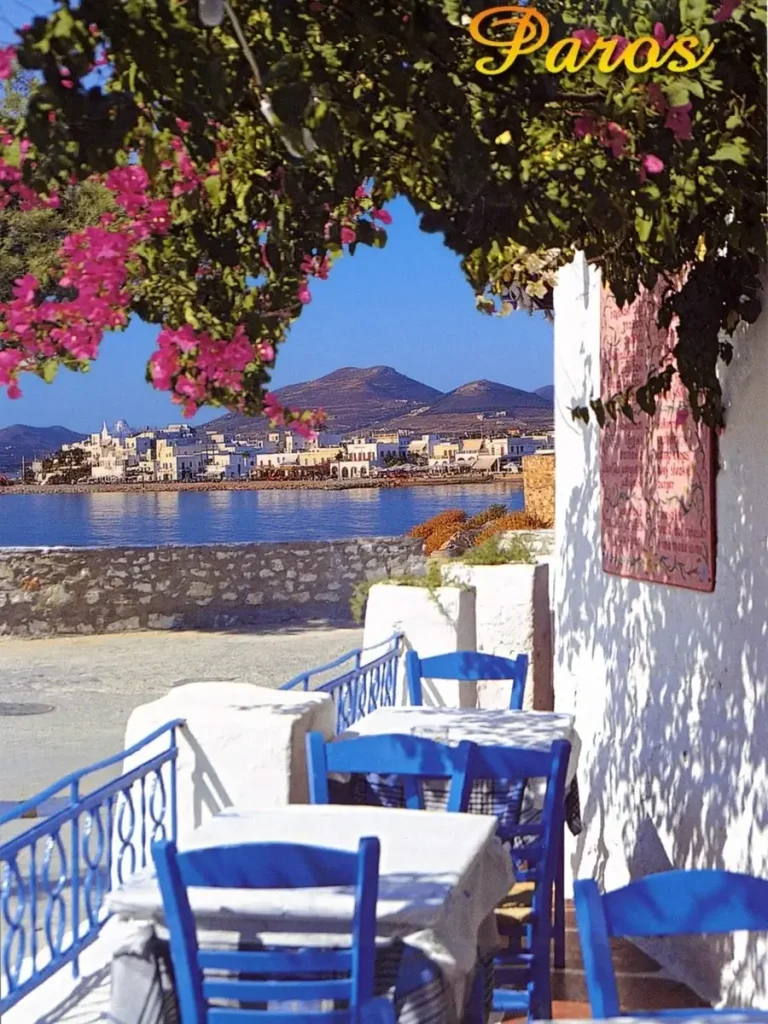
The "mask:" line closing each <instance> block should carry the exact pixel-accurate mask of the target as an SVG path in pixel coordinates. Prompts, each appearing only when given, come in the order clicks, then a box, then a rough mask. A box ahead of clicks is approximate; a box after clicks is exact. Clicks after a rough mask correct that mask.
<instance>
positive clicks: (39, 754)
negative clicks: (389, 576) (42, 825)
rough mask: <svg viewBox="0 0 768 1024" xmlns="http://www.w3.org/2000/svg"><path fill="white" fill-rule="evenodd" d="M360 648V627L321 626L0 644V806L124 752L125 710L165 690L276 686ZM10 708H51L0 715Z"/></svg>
mask: <svg viewBox="0 0 768 1024" xmlns="http://www.w3.org/2000/svg"><path fill="white" fill-rule="evenodd" d="M361 643H362V630H359V629H322V628H315V629H307V630H282V631H275V632H270V633H203V632H157V633H154V632H151V633H147V632H142V633H126V634H112V635H109V636H89V637H54V638H50V639H44V640H15V639H12V638H3V639H0V664H2V672H1V673H0V802H2V801H8V800H14V801H15V800H22V799H24V798H26V797H29V796H32V795H33V794H34V793H37V792H39V791H40V790H42V789H44V788H45V787H46V786H48V785H50V784H51V783H52V782H54V781H55V780H56V779H58V778H60V777H61V776H63V775H65V774H67V773H68V772H70V771H73V770H74V769H76V768H81V767H82V766H83V765H87V764H93V763H94V762H96V761H99V760H101V759H102V758H105V757H107V756H108V755H110V754H114V753H117V752H118V751H120V750H122V749H123V739H124V733H125V726H126V722H127V721H128V716H129V715H130V713H131V712H132V711H133V709H134V708H135V707H137V706H138V705H139V704H146V703H147V702H148V701H152V700H155V699H157V698H158V697H161V696H162V695H163V694H165V693H167V691H168V690H169V689H170V688H171V687H172V686H178V685H180V684H182V683H189V682H209V681H219V680H220V681H226V680H237V681H239V682H250V683H255V684H257V685H259V686H273V687H277V686H280V685H281V684H282V683H286V682H288V680H289V679H291V678H292V677H293V676H295V675H297V674H298V673H299V672H302V671H306V670H307V669H308V668H311V667H313V666H318V665H323V664H325V663H326V662H328V661H331V660H333V659H334V658H336V657H338V656H339V655H341V654H344V653H346V651H349V650H352V649H353V648H355V647H360V646H361ZM13 704H19V705H25V704H26V705H30V704H42V705H46V706H48V707H51V706H52V707H53V710H52V711H47V712H45V713H43V714H25V715H8V714H7V713H4V712H3V705H13ZM6 710H7V709H6ZM27 710H32V709H29V708H28V709H27ZM0 838H2V837H0Z"/></svg>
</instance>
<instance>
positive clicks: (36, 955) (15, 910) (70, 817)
mask: <svg viewBox="0 0 768 1024" xmlns="http://www.w3.org/2000/svg"><path fill="white" fill-rule="evenodd" d="M181 725H183V722H182V721H181V720H177V721H173V722H168V723H167V724H166V725H163V726H161V727H160V728H159V729H156V730H155V731H154V732H153V733H151V734H150V735H149V736H145V737H144V739H142V740H141V741H140V742H139V743H136V744H135V745H134V746H133V747H131V748H130V749H128V750H124V751H121V752H120V753H119V754H115V755H114V756H113V757H109V758H107V759H106V760H105V761H99V762H98V763H97V764H93V765H90V766H89V767H87V768H82V769H80V770H78V771H76V772H72V774H71V775H67V776H66V777H65V778H63V779H61V780H60V781H59V782H57V783H55V784H54V785H53V786H50V787H49V788H48V789H46V790H44V791H43V792H42V793H39V794H38V795H37V796H35V797H32V798H31V799H30V800H27V801H25V802H24V803H20V804H17V805H16V806H14V807H12V808H11V809H10V810H8V811H5V812H4V813H2V814H0V838H2V834H3V831H6V832H7V831H9V830H13V829H14V828H15V827H17V826H18V825H20V824H22V823H23V822H24V821H25V819H29V818H41V819H42V820H41V821H40V823H39V824H37V825H34V826H33V827H32V828H28V829H26V830H25V831H23V832H21V833H20V834H18V835H15V836H13V837H12V838H11V839H8V840H6V841H4V842H1V843H0V1016H2V1014H3V1013H4V1012H5V1011H7V1010H9V1009H10V1008H11V1007H12V1006H14V1005H15V1004H16V1003H18V1002H19V1000H20V999H23V998H24V996H26V995H28V994H29V993H30V992H31V991H32V990H33V989H35V988H37V986H38V985H40V984H42V982H44V981H45V980H46V979H47V978H49V977H50V976H51V975H52V974H54V973H55V972H56V971H58V970H59V969H60V968H61V967H63V966H64V965H65V964H68V963H71V964H72V970H73V974H74V976H75V977H76V978H77V977H78V976H79V963H78V958H79V956H80V954H81V953H82V951H83V950H84V949H85V948H86V947H87V946H89V945H90V944H91V943H92V942H93V941H94V939H95V938H96V937H97V935H98V934H99V932H100V931H101V928H102V926H103V924H104V922H105V921H106V918H107V916H108V915H107V913H106V908H105V907H104V897H105V895H106V893H107V892H108V891H109V889H110V888H111V885H112V881H115V882H117V883H118V884H119V883H121V882H122V881H124V880H127V878H128V877H129V875H130V874H132V873H133V872H134V871H136V870H137V869H138V868H140V867H144V866H146V864H147V863H148V860H149V858H150V856H151V854H150V845H151V843H152V842H153V841H154V840H156V839H163V838H175V837H176V770H175V768H176V765H175V762H176V757H177V749H178V748H177V743H176V730H177V729H178V728H179V727H180V726H181ZM164 735H167V736H168V747H167V749H165V750H161V752H160V753H159V754H155V755H153V756H152V757H149V758H148V759H147V760H146V761H144V762H142V763H141V764H138V765H137V766H136V767H135V768H132V769H131V770H129V771H127V772H125V773H124V774H122V775H120V776H118V777H117V778H116V779H112V780H110V781H108V782H106V783H102V784H101V785H97V786H96V788H94V789H91V790H90V791H89V792H84V790H85V788H86V786H87V782H86V776H93V775H94V774H95V773H97V772H103V771H105V770H109V769H110V768H112V766H113V765H115V764H117V763H118V762H121V761H123V760H124V759H126V758H129V757H132V756H135V755H137V754H139V752H140V751H141V750H142V749H143V748H145V747H147V746H148V745H149V744H150V743H153V742H155V741H157V740H158V739H160V738H161V737H163V736H164ZM62 790H68V791H69V796H68V799H67V798H61V797H58V798H57V797H56V794H57V793H60V792H61V791H62ZM166 823H167V824H166Z"/></svg>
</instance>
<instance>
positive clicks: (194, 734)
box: [111, 682, 335, 884]
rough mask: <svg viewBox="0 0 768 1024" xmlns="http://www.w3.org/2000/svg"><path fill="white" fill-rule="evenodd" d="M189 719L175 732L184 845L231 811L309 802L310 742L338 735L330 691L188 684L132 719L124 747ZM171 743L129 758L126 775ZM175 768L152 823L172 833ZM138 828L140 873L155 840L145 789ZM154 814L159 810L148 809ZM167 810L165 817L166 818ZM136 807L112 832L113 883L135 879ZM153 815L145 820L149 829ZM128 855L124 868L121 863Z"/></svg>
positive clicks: (136, 791)
mask: <svg viewBox="0 0 768 1024" xmlns="http://www.w3.org/2000/svg"><path fill="white" fill-rule="evenodd" d="M177 718H181V719H184V721H185V724H184V727H183V728H182V729H179V730H178V731H177V741H178V755H177V760H176V807H177V822H178V831H177V838H178V839H179V840H180V841H182V842H183V841H184V840H185V839H186V838H187V837H188V836H189V834H190V833H191V832H192V831H193V830H194V829H196V828H198V827H199V826H200V825H201V824H202V823H203V822H204V821H206V820H207V819H208V818H211V817H212V816H213V815H214V814H217V813H218V812H219V811H221V810H223V809H224V808H225V807H231V806H233V805H235V804H236V805H237V806H238V807H249V808H263V807H282V806H285V805H286V804H288V803H307V802H308V800H309V792H308V785H307V768H306V756H305V752H304V737H305V736H306V734H307V732H309V731H310V730H317V731H319V732H321V733H323V735H324V736H325V737H326V738H327V739H329V738H330V737H331V736H333V735H334V731H335V713H334V707H333V701H332V699H331V697H330V696H329V695H328V694H325V693H303V692H301V691H295V690H272V689H269V688H267V687H262V686H254V685H252V684H250V683H225V682H221V683H189V684H188V685H186V686H178V687H175V688H174V689H172V690H171V691H170V692H169V693H167V694H166V695H165V696H164V697H161V698H160V699H159V700H155V701H152V702H151V703H149V704H142V705H141V706H140V707H138V708H136V709H135V711H134V712H133V713H132V714H131V717H130V718H129V720H128V726H127V728H126V734H125V749H126V750H127V749H129V748H130V747H131V746H133V745H134V744H135V743H138V742H139V741H140V740H141V739H142V738H143V737H144V736H148V735H150V734H151V733H152V732H154V731H155V730H156V729H158V728H159V727H160V726H162V725H164V724H165V723H166V722H170V721H173V720H174V719H177ZM168 745H169V737H168V735H167V734H166V735H163V736H161V737H160V738H159V739H157V740H155V741H153V742H152V743H151V744H149V745H148V746H146V747H143V748H142V749H141V750H140V751H139V752H138V753H137V754H134V755H133V756H131V757H129V758H127V759H126V761H125V763H124V765H123V771H124V772H128V771H131V770H132V769H134V768H136V767H138V766H139V765H141V764H143V763H144V762H146V761H148V760H150V759H151V758H152V757H155V756H157V755H158V754H159V753H161V752H162V751H165V750H167V749H168ZM170 777H171V773H170V770H169V766H168V765H166V766H165V767H164V770H163V781H164V783H165V793H166V799H165V808H164V812H162V801H161V799H160V795H159V793H158V795H157V796H155V801H156V802H155V805H154V817H155V818H157V819H158V820H160V821H162V822H163V823H164V825H165V826H166V830H167V833H168V834H170V828H169V827H170V820H171V818H170V813H171V803H170V793H171V785H170ZM153 790H154V785H153V781H152V778H151V777H150V780H149V782H148V783H147V784H146V787H145V800H146V801H149V800H150V799H151V795H152V792H153ZM131 796H132V801H133V807H134V812H135V816H136V822H137V825H136V828H135V831H134V833H133V835H132V836H131V841H130V843H128V844H127V845H128V847H130V850H133V852H134V857H135V862H134V863H135V867H137V868H139V867H141V866H142V863H143V860H144V858H145V856H146V855H147V853H148V844H149V842H150V841H151V835H145V834H144V833H143V832H142V829H141V827H140V826H141V819H142V816H141V814H140V807H141V799H142V794H141V785H140V784H139V783H136V784H134V786H133V787H132V791H131ZM150 810H153V809H152V808H151V805H150ZM161 812H162V813H161ZM130 817H131V815H130V808H127V809H126V810H124V811H123V812H122V818H121V812H120V809H119V805H118V808H117V810H116V814H115V826H114V830H113V846H112V850H113V859H112V865H111V870H112V879H113V884H117V883H118V882H119V878H120V875H121V874H122V876H123V878H126V877H127V875H128V874H130V869H131V866H132V865H131V854H130V851H129V850H124V843H123V841H122V840H121V833H122V839H127V838H128V837H129V833H130V827H129V826H130ZM152 818H153V813H150V812H149V811H148V813H147V814H146V815H145V820H146V822H147V828H148V830H149V828H150V827H151V821H152ZM121 850H124V852H123V854H122V868H121V866H120V863H119V857H120V851H121Z"/></svg>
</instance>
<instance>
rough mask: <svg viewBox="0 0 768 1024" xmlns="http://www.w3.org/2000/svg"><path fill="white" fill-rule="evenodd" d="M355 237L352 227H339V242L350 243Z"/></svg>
mask: <svg viewBox="0 0 768 1024" xmlns="http://www.w3.org/2000/svg"><path fill="white" fill-rule="evenodd" d="M356 239H357V235H356V234H355V232H354V231H353V230H352V228H347V227H343V228H342V229H341V244H342V245H351V244H352V243H353V242H354V241H355V240H356Z"/></svg>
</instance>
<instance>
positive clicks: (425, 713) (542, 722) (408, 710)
mask: <svg viewBox="0 0 768 1024" xmlns="http://www.w3.org/2000/svg"><path fill="white" fill-rule="evenodd" d="M386 734H389V735H400V736H423V737H425V738H427V739H431V740H436V741H437V742H439V743H448V744H451V745H454V744H456V745H457V744H459V743H460V742H461V741H462V740H471V742H472V743H477V744H478V745H479V746H487V747H489V746H494V747H529V748H532V749H534V750H549V748H550V747H551V746H552V744H553V743H554V742H555V740H568V741H569V742H570V744H571V758H570V761H569V762H568V775H567V778H566V786H569V785H570V784H571V782H572V780H573V779H574V777H575V775H576V768H577V766H578V760H579V749H580V744H579V738H578V735H577V733H576V730H575V728H574V719H573V715H563V714H558V713H556V712H553V711H487V710H482V709H479V708H427V707H392V708H378V709H377V710H376V711H372V712H371V713H370V715H366V716H365V718H361V719H360V721H358V722H355V724H354V725H353V726H352V728H351V729H348V730H347V731H346V732H344V733H342V734H341V736H339V737H337V739H338V740H345V739H355V737H357V736H380V735H386Z"/></svg>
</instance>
